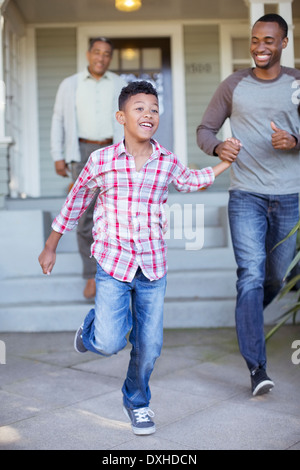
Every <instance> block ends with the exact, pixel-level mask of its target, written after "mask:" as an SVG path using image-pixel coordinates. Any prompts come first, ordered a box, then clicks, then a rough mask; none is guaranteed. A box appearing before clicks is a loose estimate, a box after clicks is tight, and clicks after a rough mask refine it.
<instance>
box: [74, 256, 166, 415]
mask: <svg viewBox="0 0 300 470" xmlns="http://www.w3.org/2000/svg"><path fill="white" fill-rule="evenodd" d="M166 278H167V276H166V275H165V276H164V277H163V278H162V279H159V280H156V281H149V279H147V278H146V277H145V276H144V274H143V273H142V271H141V269H140V268H138V270H137V272H136V275H135V277H134V279H133V280H132V282H122V281H118V280H117V279H115V278H113V277H112V276H110V275H108V274H107V273H106V272H105V271H103V269H102V268H101V267H100V265H99V264H97V273H96V298H95V308H93V309H91V310H90V312H89V313H88V315H87V316H86V318H85V321H84V326H83V335H82V339H83V344H84V345H85V347H86V348H87V349H88V350H89V351H92V352H95V353H97V354H100V355H103V356H111V355H112V354H117V352H118V351H120V350H121V349H123V348H124V347H125V346H126V344H127V339H126V336H127V334H128V333H129V331H130V330H131V331H130V335H129V341H130V343H131V344H132V349H131V355H130V361H129V367H128V371H127V376H126V379H125V381H124V384H123V388H122V392H123V402H124V405H125V406H126V407H128V408H132V409H134V408H141V407H147V406H149V402H150V398H151V393H150V388H149V380H150V375H151V373H152V371H153V368H154V363H155V361H156V359H157V358H158V357H159V355H160V353H161V348H162V343H163V306H164V297H165V291H166V282H167V279H166ZM130 307H131V309H130ZM131 311H132V313H131Z"/></svg>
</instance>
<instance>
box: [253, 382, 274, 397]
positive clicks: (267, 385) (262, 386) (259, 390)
mask: <svg viewBox="0 0 300 470" xmlns="http://www.w3.org/2000/svg"><path fill="white" fill-rule="evenodd" d="M273 387H274V382H272V380H263V382H260V383H259V384H258V385H257V387H256V388H255V389H254V390H253V392H252V395H253V396H254V397H256V396H258V395H264V394H265V393H268V392H270V391H271V390H272V388H273Z"/></svg>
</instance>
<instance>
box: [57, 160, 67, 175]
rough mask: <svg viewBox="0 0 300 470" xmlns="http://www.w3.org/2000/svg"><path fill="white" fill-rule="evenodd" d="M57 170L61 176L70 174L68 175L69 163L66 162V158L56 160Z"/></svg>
mask: <svg viewBox="0 0 300 470" xmlns="http://www.w3.org/2000/svg"><path fill="white" fill-rule="evenodd" d="M54 165H55V171H56V173H57V174H58V175H60V176H64V177H65V176H69V175H68V165H67V164H66V162H65V160H57V161H56V162H54Z"/></svg>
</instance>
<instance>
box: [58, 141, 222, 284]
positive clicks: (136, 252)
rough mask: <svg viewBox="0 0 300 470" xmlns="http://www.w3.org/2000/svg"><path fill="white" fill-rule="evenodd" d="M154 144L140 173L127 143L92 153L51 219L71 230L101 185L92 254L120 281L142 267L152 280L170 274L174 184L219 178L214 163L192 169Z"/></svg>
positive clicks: (197, 184)
mask: <svg viewBox="0 0 300 470" xmlns="http://www.w3.org/2000/svg"><path fill="white" fill-rule="evenodd" d="M152 146H153V153H152V155H151V157H150V158H149V159H148V160H147V162H146V163H145V165H144V166H143V168H141V170H140V171H138V172H137V171H136V166H135V160H134V157H133V156H132V155H130V154H128V153H127V151H126V149H125V146H124V144H123V142H120V143H118V144H115V145H112V146H110V147H106V148H104V149H100V150H96V151H95V152H93V153H92V154H91V156H90V158H89V160H88V162H87V164H86V166H85V167H84V169H83V170H82V172H81V174H80V175H79V177H78V179H77V181H76V182H75V184H74V186H73V188H72V189H71V191H70V193H69V195H68V197H67V199H66V201H65V203H64V205H63V207H62V210H61V212H60V214H59V215H58V216H57V217H56V218H55V220H54V222H53V224H52V228H53V230H55V231H56V232H59V233H62V234H63V233H64V232H65V231H68V230H72V229H73V228H74V227H75V225H76V224H77V223H78V220H79V218H80V216H81V215H82V213H83V212H84V211H85V210H86V209H87V207H88V205H89V204H90V202H91V201H92V199H93V196H94V193H95V191H96V190H97V188H100V192H99V196H98V197H97V201H96V205H95V210H94V227H93V238H94V243H93V244H92V247H91V254H92V256H94V257H95V259H96V260H97V262H98V263H99V264H100V266H101V267H102V269H103V270H104V271H105V272H107V273H108V274H109V275H111V276H113V277H114V278H116V279H118V280H120V281H128V282H130V281H132V279H133V278H134V275H135V273H136V270H137V269H138V267H140V268H141V269H142V271H143V273H144V275H145V276H146V277H147V278H148V279H150V280H156V279H160V278H161V277H163V276H164V275H165V274H166V272H167V259H166V254H167V246H166V241H165V240H164V233H165V232H166V229H167V220H166V214H165V209H164V204H165V203H166V201H167V197H168V186H169V184H173V185H174V186H175V188H176V189H177V190H178V191H182V192H190V191H197V190H199V189H201V188H205V187H208V186H210V185H211V184H212V183H213V182H214V179H215V176H214V172H213V169H212V168H211V167H208V168H204V169H202V170H191V169H189V168H187V167H186V166H184V165H183V164H182V163H181V162H180V160H179V159H178V158H177V156H176V155H175V154H173V153H172V152H170V151H168V150H166V149H164V148H163V147H161V146H160V145H159V144H158V142H156V141H155V140H153V141H152Z"/></svg>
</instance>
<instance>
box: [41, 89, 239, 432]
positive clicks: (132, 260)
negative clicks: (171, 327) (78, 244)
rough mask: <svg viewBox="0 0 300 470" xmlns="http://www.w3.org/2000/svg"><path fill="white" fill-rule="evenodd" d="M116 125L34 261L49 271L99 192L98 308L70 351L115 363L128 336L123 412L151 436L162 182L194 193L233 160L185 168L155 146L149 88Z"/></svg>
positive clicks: (158, 341)
mask: <svg viewBox="0 0 300 470" xmlns="http://www.w3.org/2000/svg"><path fill="white" fill-rule="evenodd" d="M116 118H117V120H118V122H119V123H120V124H122V125H123V126H124V136H125V138H124V141H122V142H120V143H118V144H116V145H112V146H110V147H106V148H104V149H99V150H96V151H95V152H93V153H92V154H91V155H90V157H89V160H88V162H87V164H86V165H85V167H84V168H83V170H82V172H81V174H80V175H79V177H78V179H77V181H76V182H75V184H74V186H73V188H72V189H71V191H70V193H69V195H68V197H67V199H66V201H65V203H64V205H63V207H62V209H61V212H60V214H59V215H58V216H57V217H56V218H55V220H54V221H53V224H52V229H53V230H52V232H51V234H50V236H49V238H48V240H47V241H46V244H45V248H44V250H43V251H42V253H41V254H40V256H39V262H40V265H41V267H42V269H43V273H44V274H50V273H51V271H52V269H53V266H54V264H55V258H56V248H57V245H58V242H59V239H60V237H61V236H62V235H63V233H64V232H65V231H67V230H71V229H73V228H74V227H75V225H76V223H77V222H78V220H79V218H80V216H81V215H82V214H83V212H84V211H85V210H86V209H87V207H88V205H89V203H90V202H91V201H92V199H93V195H94V193H95V191H96V190H97V188H100V193H99V196H98V198H97V202H96V205H95V209H94V227H93V238H94V243H93V245H92V247H91V253H92V256H94V257H95V258H96V260H97V274H96V297H95V308H92V309H91V310H90V311H89V313H88V314H87V316H86V318H85V320H84V322H83V324H82V325H81V326H80V327H79V328H78V330H77V332H76V335H75V339H74V347H75V349H76V351H78V352H80V353H84V352H86V351H92V352H94V353H97V354H100V355H103V356H111V355H112V354H116V353H117V352H118V351H120V350H121V349H123V348H124V347H125V346H126V344H127V340H126V335H127V333H128V332H129V331H130V336H129V341H130V343H131V345H132V349H131V358H130V362H129V367H128V371H127V376H126V379H125V381H124V384H123V387H122V392H123V409H124V412H125V414H126V415H127V416H128V418H129V419H130V421H131V424H132V429H133V432H134V433H135V434H140V435H141V434H152V433H154V432H155V424H154V422H153V420H152V419H151V418H152V417H153V415H154V414H153V412H152V411H151V410H150V408H149V403H150V397H151V393H150V388H149V380H150V375H151V373H152V371H153V368H154V363H155V361H156V359H157V358H158V357H159V355H160V352H161V348H162V342H163V305H164V296H165V289H166V272H167V263H166V242H165V241H164V238H163V232H164V228H165V226H164V217H163V204H164V203H166V201H167V196H168V185H169V184H171V183H172V184H173V185H174V186H175V188H176V189H177V190H178V191H183V192H189V191H197V190H199V189H201V188H205V187H208V186H210V185H211V184H212V183H213V182H214V179H215V177H216V176H217V175H219V174H220V173H222V172H223V171H224V170H226V169H227V168H228V167H229V166H230V163H228V162H220V163H218V164H217V165H216V166H215V167H214V168H211V167H209V168H205V169H203V170H190V169H189V168H187V167H185V166H184V165H183V164H182V163H181V162H180V160H178V158H177V157H176V155H174V154H173V153H172V152H170V151H168V150H166V149H164V148H163V147H161V146H160V145H159V143H158V142H156V141H155V140H154V139H152V136H153V135H154V133H155V132H156V130H157V128H158V124H159V107H158V98H157V92H156V90H155V89H154V88H153V86H152V85H151V84H150V83H148V82H146V81H138V82H132V83H130V84H129V85H127V86H126V87H124V88H123V89H122V91H121V94H120V96H119V111H118V112H117V113H116ZM130 303H131V306H132V312H130Z"/></svg>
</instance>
